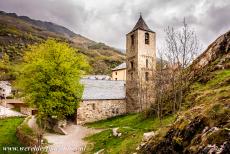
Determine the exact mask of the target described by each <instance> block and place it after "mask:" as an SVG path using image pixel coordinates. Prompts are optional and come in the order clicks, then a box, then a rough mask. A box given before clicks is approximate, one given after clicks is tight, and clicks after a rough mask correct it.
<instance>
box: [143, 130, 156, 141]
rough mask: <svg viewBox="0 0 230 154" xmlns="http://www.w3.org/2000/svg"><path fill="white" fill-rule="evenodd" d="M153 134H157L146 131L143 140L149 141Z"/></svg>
mask: <svg viewBox="0 0 230 154" xmlns="http://www.w3.org/2000/svg"><path fill="white" fill-rule="evenodd" d="M153 136H155V133H154V132H148V133H144V137H143V139H142V142H148V141H149V139H151V138H152V137H153Z"/></svg>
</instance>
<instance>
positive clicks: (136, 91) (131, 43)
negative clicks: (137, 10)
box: [77, 15, 156, 124]
mask: <svg viewBox="0 0 230 154" xmlns="http://www.w3.org/2000/svg"><path fill="white" fill-rule="evenodd" d="M155 69H156V33H155V32H153V31H152V30H151V29H149V27H148V26H147V24H146V23H145V21H144V20H143V18H142V16H141V15H140V18H139V20H138V21H137V23H136V25H135V26H134V28H133V29H132V30H131V31H130V32H129V33H128V34H127V35H126V63H125V64H124V63H123V64H122V66H119V67H117V68H116V69H113V73H114V75H117V76H118V77H119V76H120V77H122V79H121V80H119V78H118V77H115V78H114V79H115V80H112V79H110V78H109V77H107V76H103V75H102V76H91V77H85V78H83V79H82V80H81V82H82V84H83V85H84V86H85V89H84V93H83V99H82V102H81V103H80V107H79V108H78V109H77V123H78V124H84V123H87V122H93V121H97V120H102V119H106V118H110V117H114V116H118V115H122V114H126V113H136V112H141V111H144V110H146V109H148V108H149V107H150V106H151V104H152V103H154V101H155V92H154V88H155V85H154V74H155ZM121 70H122V71H121ZM118 71H119V73H120V74H119V75H118ZM122 73H125V74H122Z"/></svg>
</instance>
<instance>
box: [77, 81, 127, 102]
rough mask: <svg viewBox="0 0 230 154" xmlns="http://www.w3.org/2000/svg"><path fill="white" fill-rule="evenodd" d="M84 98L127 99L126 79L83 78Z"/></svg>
mask: <svg viewBox="0 0 230 154" xmlns="http://www.w3.org/2000/svg"><path fill="white" fill-rule="evenodd" d="M81 83H82V84H83V85H84V92H83V96H82V97H83V100H108V99H125V81H120V80H119V81H115V80H95V79H81Z"/></svg>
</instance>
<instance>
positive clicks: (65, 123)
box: [58, 120, 67, 128]
mask: <svg viewBox="0 0 230 154" xmlns="http://www.w3.org/2000/svg"><path fill="white" fill-rule="evenodd" d="M66 125H67V120H60V121H58V126H59V127H62V128H65V127H66Z"/></svg>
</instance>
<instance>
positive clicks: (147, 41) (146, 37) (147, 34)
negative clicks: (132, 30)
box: [145, 33, 149, 44]
mask: <svg viewBox="0 0 230 154" xmlns="http://www.w3.org/2000/svg"><path fill="white" fill-rule="evenodd" d="M145 44H149V33H145Z"/></svg>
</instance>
